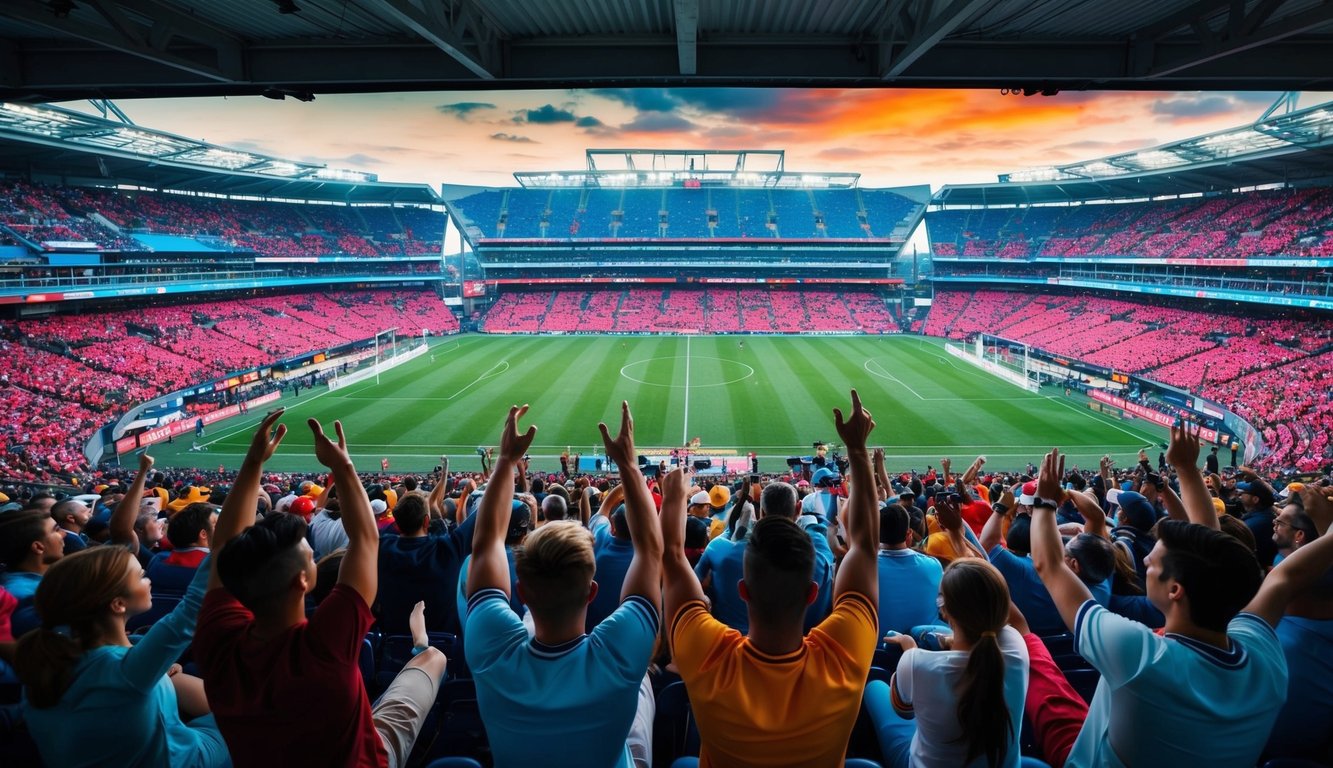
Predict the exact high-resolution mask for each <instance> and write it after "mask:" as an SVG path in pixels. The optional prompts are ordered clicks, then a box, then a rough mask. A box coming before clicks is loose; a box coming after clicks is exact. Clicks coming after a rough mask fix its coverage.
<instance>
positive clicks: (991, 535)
mask: <svg viewBox="0 0 1333 768" xmlns="http://www.w3.org/2000/svg"><path fill="white" fill-rule="evenodd" d="M1015 487H1018V486H1015ZM1013 509H1014V490H1013V488H1005V489H1004V493H1003V494H1001V495H1000V500H999V501H997V502H995V503H994V504H992V505H991V516H990V517H989V518H987V519H986V524H985V525H984V526H982V528H981V537H980V542H979V543H980V544H981V548H982V549H984V550H986V552H987V553H989V552H990V551H991V550H992V549H994V548H995V545H996V544H999V543H1000V542H1001V541H1002V539H1003V522H1004V519H1005V518H1006V517H1007V516H1008V515H1009V514H1010V513H1011V512H1012V511H1013Z"/></svg>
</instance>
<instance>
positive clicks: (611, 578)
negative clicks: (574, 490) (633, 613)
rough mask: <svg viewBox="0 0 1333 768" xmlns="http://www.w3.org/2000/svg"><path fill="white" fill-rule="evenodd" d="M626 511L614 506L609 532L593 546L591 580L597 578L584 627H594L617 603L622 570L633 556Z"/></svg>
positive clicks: (625, 570)
mask: <svg viewBox="0 0 1333 768" xmlns="http://www.w3.org/2000/svg"><path fill="white" fill-rule="evenodd" d="M625 525H626V524H625V512H624V510H617V511H615V512H613V513H612V515H611V532H612V535H611V536H610V537H608V538H607V539H606V540H605V541H604V542H603V544H602V546H601V548H600V549H596V551H595V554H594V558H595V559H594V562H595V564H596V566H595V570H594V571H593V580H594V581H596V582H597V595H596V596H595V597H593V599H592V602H591V603H589V604H588V616H587V618H586V619H585V620H584V627H585V629H586V631H588V632H592V631H593V629H594V628H595V627H596V626H597V625H598V624H600V623H602V620H603V619H605V618H606V617H608V616H610V615H611V614H612V613H614V612H615V610H616V608H618V607H619V606H620V588H621V587H622V586H624V584H625V574H626V573H628V572H629V566H630V563H631V562H632V561H633V560H634V542H633V541H631V540H630V537H629V532H628V530H627V529H626V528H625Z"/></svg>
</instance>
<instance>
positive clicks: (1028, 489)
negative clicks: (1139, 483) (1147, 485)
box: [1018, 480, 1146, 507]
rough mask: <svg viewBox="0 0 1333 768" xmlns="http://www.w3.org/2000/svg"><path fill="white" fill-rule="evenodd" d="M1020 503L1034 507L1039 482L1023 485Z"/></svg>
mask: <svg viewBox="0 0 1333 768" xmlns="http://www.w3.org/2000/svg"><path fill="white" fill-rule="evenodd" d="M1140 498H1142V497H1140ZM1145 501H1146V499H1145ZM1018 503H1019V504H1026V505H1027V506H1029V507H1030V506H1032V505H1033V504H1035V503H1037V481H1036V480H1031V481H1029V482H1026V483H1023V493H1022V495H1020V496H1019V497H1018Z"/></svg>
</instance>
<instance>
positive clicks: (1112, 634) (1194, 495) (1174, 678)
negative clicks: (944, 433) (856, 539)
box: [1032, 426, 1333, 768]
mask: <svg viewBox="0 0 1333 768" xmlns="http://www.w3.org/2000/svg"><path fill="white" fill-rule="evenodd" d="M1198 456H1199V436H1198V430H1197V428H1195V429H1190V428H1188V427H1185V426H1177V427H1172V429H1171V445H1170V447H1169V448H1168V459H1169V461H1170V462H1171V465H1172V466H1174V467H1176V471H1177V474H1178V479H1179V482H1180V488H1181V501H1182V503H1183V505H1184V507H1185V511H1186V514H1187V516H1188V518H1189V522H1185V521H1182V520H1165V521H1162V522H1161V523H1160V524H1159V525H1158V540H1157V545H1156V546H1155V547H1154V548H1153V551H1152V553H1151V554H1150V555H1149V556H1148V563H1147V565H1148V571H1147V579H1146V587H1147V590H1148V598H1149V600H1151V601H1152V603H1153V605H1155V606H1156V607H1157V608H1158V610H1160V611H1161V612H1162V613H1163V614H1164V615H1165V617H1166V626H1165V633H1164V634H1163V635H1158V634H1156V633H1155V632H1154V631H1153V630H1152V629H1150V628H1148V627H1146V626H1144V625H1143V624H1140V623H1138V622H1136V621H1132V620H1129V619H1126V618H1123V617H1120V616H1117V615H1115V614H1114V613H1112V612H1110V611H1109V610H1107V609H1105V608H1103V607H1101V606H1100V605H1098V604H1097V603H1096V602H1094V601H1093V600H1092V595H1091V593H1089V591H1088V588H1087V586H1086V585H1085V584H1084V583H1083V582H1082V581H1081V580H1080V579H1079V578H1078V576H1076V575H1075V574H1074V572H1073V571H1072V570H1070V568H1069V566H1068V565H1067V563H1066V559H1065V556H1064V553H1063V551H1062V550H1063V548H1062V547H1061V544H1060V535H1059V532H1058V531H1057V530H1056V523H1055V509H1056V507H1057V506H1059V504H1060V503H1061V501H1062V498H1061V497H1062V496H1063V492H1062V489H1061V487H1060V479H1061V477H1062V476H1063V475H1064V467H1063V464H1064V459H1063V457H1062V456H1060V455H1059V452H1058V451H1051V452H1050V453H1049V454H1047V455H1046V458H1045V459H1044V460H1043V462H1042V469H1041V474H1040V476H1039V479H1038V481H1037V484H1038V496H1039V497H1040V498H1039V500H1038V502H1037V505H1036V510H1035V512H1034V513H1033V522H1032V527H1033V531H1032V539H1033V542H1032V546H1033V559H1034V560H1035V562H1036V565H1037V570H1038V573H1039V574H1040V575H1041V578H1042V581H1043V582H1044V583H1045V585H1046V587H1047V589H1048V590H1049V591H1050V594H1051V596H1052V598H1053V599H1054V601H1055V604H1056V606H1057V607H1058V608H1059V611H1060V615H1061V617H1062V618H1063V619H1064V621H1065V624H1066V626H1068V627H1069V629H1070V630H1071V631H1073V633H1074V650H1075V651H1076V652H1078V654H1079V655H1081V656H1082V657H1083V658H1084V659H1086V660H1087V661H1088V662H1089V663H1090V664H1092V666H1093V667H1095V668H1096V669H1097V670H1098V671H1100V672H1101V681H1100V682H1099V683H1098V685H1097V692H1096V694H1095V695H1094V696H1093V699H1092V703H1091V705H1090V707H1089V710H1088V717H1087V720H1086V722H1085V723H1084V725H1083V729H1082V731H1081V732H1080V733H1079V735H1078V738H1077V740H1076V741H1075V742H1074V745H1073V749H1072V751H1071V752H1070V754H1069V759H1068V760H1067V761H1066V763H1065V765H1067V766H1076V767H1077V766H1103V765H1186V764H1188V763H1189V762H1190V761H1192V760H1195V759H1197V758H1198V756H1199V755H1208V756H1209V759H1210V761H1211V764H1212V765H1216V766H1237V767H1238V768H1239V767H1240V766H1246V767H1248V766H1253V765H1254V764H1255V763H1256V762H1257V761H1258V758H1259V754H1260V752H1261V750H1262V749H1263V746H1264V743H1265V742H1266V741H1267V739H1268V736H1269V732H1270V730H1271V729H1272V726H1273V722H1274V719H1275V718H1276V716H1277V707H1276V704H1277V703H1278V702H1281V701H1283V700H1284V698H1285V697H1286V690H1287V665H1286V662H1285V660H1284V658H1283V656H1282V652H1281V646H1280V644H1279V642H1278V637H1277V635H1276V633H1275V632H1274V631H1273V626H1274V625H1276V624H1277V622H1278V620H1279V619H1280V618H1281V616H1282V613H1283V610H1284V608H1285V606H1286V604H1287V603H1288V601H1289V600H1290V599H1291V596H1292V595H1293V594H1297V593H1299V592H1300V591H1301V590H1303V589H1305V588H1306V587H1307V586H1308V585H1309V584H1311V583H1313V582H1314V581H1315V580H1316V579H1318V578H1319V577H1320V575H1322V574H1323V573H1324V571H1325V570H1327V568H1328V567H1329V565H1330V564H1333V539H1331V540H1328V541H1323V540H1322V539H1326V538H1327V537H1321V540H1320V541H1317V542H1316V543H1315V544H1311V545H1307V546H1305V547H1302V548H1301V549H1300V550H1298V551H1297V552H1296V553H1294V554H1293V555H1292V556H1291V557H1289V558H1287V560H1285V561H1284V562H1283V563H1282V565H1281V566H1280V567H1279V568H1277V569H1275V570H1274V571H1273V573H1272V574H1270V575H1269V576H1268V578H1267V579H1264V578H1263V576H1262V571H1261V569H1260V567H1259V563H1258V562H1257V561H1256V560H1255V558H1254V555H1253V554H1252V553H1251V552H1250V551H1249V550H1248V549H1247V548H1246V547H1245V546H1244V545H1243V544H1241V543H1240V542H1239V541H1237V540H1236V539H1234V538H1232V537H1230V536H1227V535H1226V534H1223V533H1222V532H1221V531H1219V530H1218V521H1217V513H1216V511H1215V510H1214V508H1213V505H1212V502H1211V499H1210V498H1209V496H1208V491H1207V488H1206V487H1205V485H1204V482H1203V475H1202V474H1201V473H1200V472H1199V470H1198V467H1197V462H1198ZM1181 681H1188V685H1182V684H1181Z"/></svg>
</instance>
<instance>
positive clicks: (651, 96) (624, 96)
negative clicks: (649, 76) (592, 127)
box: [592, 88, 682, 112]
mask: <svg viewBox="0 0 1333 768" xmlns="http://www.w3.org/2000/svg"><path fill="white" fill-rule="evenodd" d="M592 93H593V94H594V95H596V96H602V97H605V98H608V99H612V100H613V101H618V102H620V103H621V104H624V105H626V106H629V107H633V108H635V109H637V110H639V111H640V112H670V111H671V110H673V109H676V108H677V107H679V106H680V105H681V103H682V102H681V100H680V99H679V98H677V97H676V96H675V93H674V92H673V91H671V90H670V89H667V88H595V89H593V91H592Z"/></svg>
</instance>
